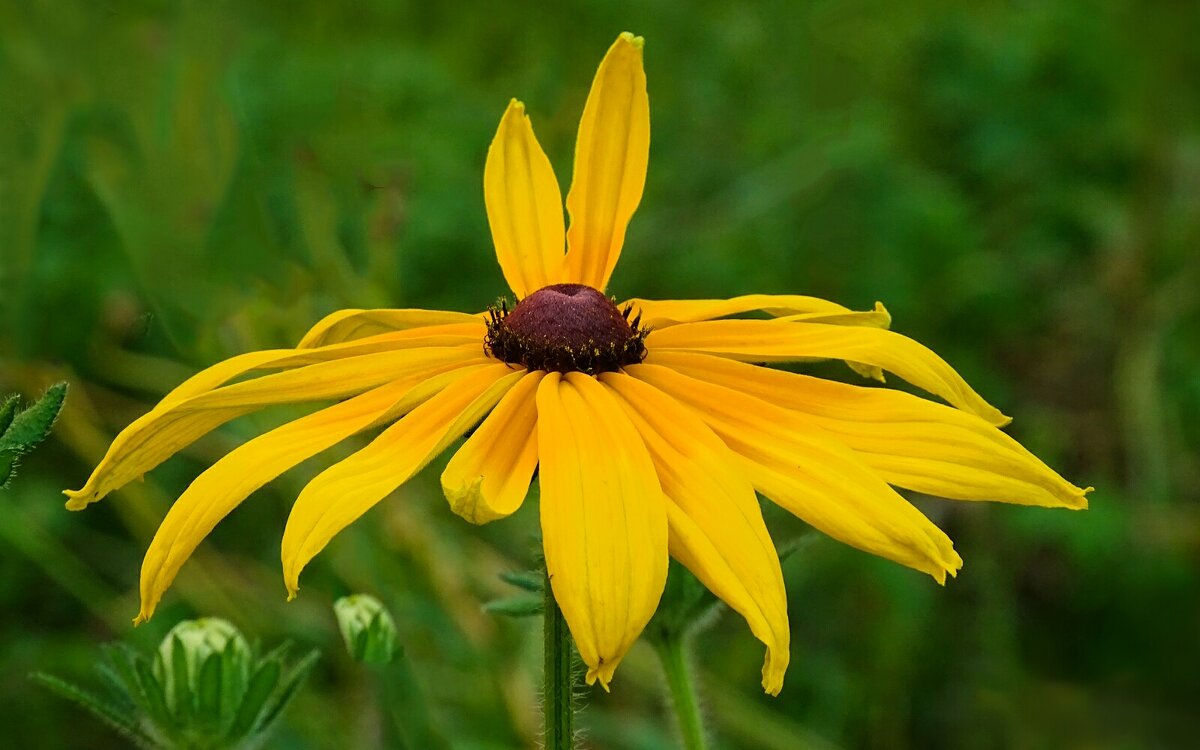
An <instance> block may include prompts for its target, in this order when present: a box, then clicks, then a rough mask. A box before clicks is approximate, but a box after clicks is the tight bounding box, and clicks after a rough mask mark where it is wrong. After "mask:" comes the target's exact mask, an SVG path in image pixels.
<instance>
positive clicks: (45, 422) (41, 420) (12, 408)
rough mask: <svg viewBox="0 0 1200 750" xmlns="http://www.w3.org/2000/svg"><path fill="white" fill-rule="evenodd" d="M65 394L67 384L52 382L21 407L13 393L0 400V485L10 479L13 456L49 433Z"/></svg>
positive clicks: (0, 487) (13, 465)
mask: <svg viewBox="0 0 1200 750" xmlns="http://www.w3.org/2000/svg"><path fill="white" fill-rule="evenodd" d="M66 397H67V384H66V383H55V384H54V385H52V386H50V388H48V389H47V390H46V392H45V393H44V394H43V395H42V397H41V398H39V399H38V400H37V401H35V402H33V404H32V405H31V406H30V407H29V408H27V409H25V410H24V411H18V409H17V407H18V406H19V405H20V401H21V397H20V396H19V395H17V394H15V393H14V394H12V395H11V396H9V397H8V398H7V399H5V400H4V403H2V404H0V489H4V488H5V487H7V486H8V483H9V482H10V481H11V480H12V478H13V474H15V473H16V470H17V460H18V459H20V458H21V456H24V455H25V454H26V453H29V452H30V451H31V450H33V449H34V448H35V447H36V446H37V444H38V443H40V442H42V441H43V440H45V439H46V437H47V436H49V434H50V430H51V429H52V428H53V427H54V420H56V419H58V412H59V411H60V410H61V409H62V405H63V401H64V400H65V399H66Z"/></svg>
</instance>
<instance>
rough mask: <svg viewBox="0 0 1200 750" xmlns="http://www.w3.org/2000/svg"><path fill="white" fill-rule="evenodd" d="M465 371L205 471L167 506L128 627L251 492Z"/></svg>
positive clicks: (384, 390)
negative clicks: (138, 607)
mask: <svg viewBox="0 0 1200 750" xmlns="http://www.w3.org/2000/svg"><path fill="white" fill-rule="evenodd" d="M465 374H466V371H465V370H463V369H462V368H459V369H457V370H451V371H449V372H445V373H441V374H439V375H434V376H432V377H430V378H428V379H426V380H422V381H420V382H416V383H414V382H413V381H412V380H411V379H404V380H397V381H394V382H391V383H388V384H386V385H381V386H379V387H378V388H374V389H372V390H370V391H367V392H366V393H362V394H359V395H358V396H355V397H354V398H351V399H348V400H346V401H343V402H341V403H339V404H335V405H334V406H330V407H328V408H325V409H322V410H321V411H318V412H314V413H313V414H309V415H308V416H305V417H301V418H300V419H297V420H296V421H294V422H288V423H287V424H285V425H283V426H281V427H277V428H275V429H274V430H271V431H270V432H267V433H264V434H262V435H259V436H258V437H256V438H254V439H253V440H251V441H250V442H248V443H243V444H242V445H240V446H238V447H237V448H235V449H234V450H233V451H232V452H231V453H229V454H228V455H226V456H225V457H224V458H222V459H221V460H220V461H218V462H216V463H215V464H213V465H212V466H210V467H209V468H208V469H207V470H206V471H205V472H204V473H203V474H201V475H200V476H199V477H197V478H196V481H194V482H192V484H191V486H189V487H188V488H187V491H186V492H184V493H183V494H182V495H180V497H179V499H178V500H176V501H175V504H174V505H172V506H171V510H170V511H168V513H167V515H166V518H164V519H163V522H162V525H160V526H159V527H158V532H157V533H156V534H155V535H154V541H152V542H151V543H150V548H149V549H148V550H147V551H146V557H145V560H144V561H143V562H142V579H141V594H142V607H141V611H140V612H139V613H138V616H137V619H135V620H134V623H135V624H137V623H141V622H145V621H147V620H149V619H150V616H151V615H153V614H154V609H155V607H157V606H158V602H159V600H160V599H161V598H162V594H163V592H164V591H166V590H167V588H168V587H170V585H171V582H172V581H174V580H175V576H176V574H178V572H179V569H180V568H181V567H182V566H183V564H184V562H186V561H187V559H188V558H189V557H191V555H192V552H194V551H195V549H196V546H197V545H199V544H200V542H201V541H202V540H203V539H204V538H205V537H206V536H208V535H209V533H210V532H211V531H212V530H213V528H215V527H216V525H217V523H219V522H220V521H221V519H223V518H224V517H225V516H227V515H229V513H230V512H231V511H232V510H233V509H234V508H236V507H237V506H238V505H239V504H240V503H241V502H242V501H243V500H245V499H246V498H247V497H249V496H250V494H251V493H253V492H254V491H255V490H257V489H258V488H260V487H262V486H263V485H264V484H266V483H267V482H269V481H271V480H272V479H274V478H275V477H277V476H279V475H280V474H282V473H283V472H285V471H287V470H288V469H291V468H292V467H294V466H296V465H297V464H299V463H300V462H301V461H304V460H306V459H308V458H311V457H312V456H315V455H316V454H318V453H320V452H321V451H323V450H325V449H326V448H329V447H330V446H332V445H335V444H337V443H339V442H341V441H342V440H344V439H346V438H348V437H350V436H351V435H353V434H355V433H357V432H360V431H362V430H365V429H367V428H369V427H371V426H373V425H376V424H381V423H383V422H386V421H388V420H391V419H395V418H396V417H398V416H400V415H401V414H404V413H406V412H408V411H409V410H411V409H412V408H413V407H414V406H416V405H417V404H420V403H422V402H423V401H425V400H426V399H427V398H429V397H430V396H432V395H433V394H434V393H437V392H438V391H439V390H441V389H442V388H444V387H446V385H447V384H448V383H450V382H452V381H453V380H455V379H457V378H460V377H462V376H463V375H465Z"/></svg>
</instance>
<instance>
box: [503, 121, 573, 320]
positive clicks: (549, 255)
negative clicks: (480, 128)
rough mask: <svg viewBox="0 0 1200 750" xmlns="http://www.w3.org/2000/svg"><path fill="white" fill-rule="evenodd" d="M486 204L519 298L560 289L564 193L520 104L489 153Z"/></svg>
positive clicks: (508, 276)
mask: <svg viewBox="0 0 1200 750" xmlns="http://www.w3.org/2000/svg"><path fill="white" fill-rule="evenodd" d="M483 199H484V203H485V204H486V205H487V215H488V224H489V225H490V226H491V228H492V243H493V244H494V245H495V246H496V259H497V260H499V261H500V270H501V271H503V272H504V279H505V281H507V282H508V286H509V288H510V289H512V290H513V293H514V294H516V295H517V297H518V298H521V297H524V296H526V295H527V294H530V293H532V292H536V291H537V290H538V289H541V288H542V287H544V286H546V285H548V284H554V283H557V282H558V281H559V280H560V279H561V275H562V264H563V249H564V243H565V239H564V237H565V231H564V229H563V202H562V193H561V192H559V189H558V179H557V178H555V176H554V168H553V167H551V166H550V160H549V159H547V158H546V154H545V153H544V152H543V151H542V147H541V146H540V145H538V142H537V138H535V137H534V135H533V125H532V124H531V123H530V122H529V116H528V115H526V114H525V105H524V104H522V103H521V102H519V101H517V100H516V99H513V100H512V101H511V102H509V104H508V109H507V110H506V111H505V112H504V117H502V118H501V119H500V127H499V128H498V129H497V130H496V137H495V138H494V139H493V140H492V145H491V147H490V148H489V149H488V155H487V164H486V165H485V166H484V169H483Z"/></svg>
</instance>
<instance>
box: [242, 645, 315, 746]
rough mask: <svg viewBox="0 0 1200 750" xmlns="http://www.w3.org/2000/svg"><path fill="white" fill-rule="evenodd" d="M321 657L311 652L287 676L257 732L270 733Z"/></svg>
mask: <svg viewBox="0 0 1200 750" xmlns="http://www.w3.org/2000/svg"><path fill="white" fill-rule="evenodd" d="M320 656H321V652H320V651H316V650H314V651H310V652H308V654H307V655H306V656H305V657H304V658H303V659H301V660H300V661H299V662H298V663H297V664H296V666H294V667H292V669H291V671H290V672H288V674H287V676H286V677H284V678H283V680H282V682H281V683H280V685H279V692H278V694H277V695H276V697H275V699H274V700H273V701H272V702H271V705H270V707H269V708H268V709H267V711H266V713H265V714H264V715H263V717H262V719H261V721H260V723H259V726H258V727H257V732H260V733H261V732H266V731H269V730H270V729H271V727H272V726H273V725H274V724H275V722H276V721H278V720H279V717H280V716H281V715H282V714H283V711H284V709H286V708H287V707H288V704H289V703H291V702H292V699H293V698H295V697H296V693H297V692H299V690H300V687H301V685H303V684H304V680H305V679H307V678H308V673H309V672H311V671H312V668H313V666H314V665H315V664H316V663H317V659H319V658H320Z"/></svg>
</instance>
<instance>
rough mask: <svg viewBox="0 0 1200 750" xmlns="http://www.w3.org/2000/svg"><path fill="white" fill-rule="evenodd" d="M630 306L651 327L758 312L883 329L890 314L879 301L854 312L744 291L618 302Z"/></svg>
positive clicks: (807, 300) (827, 304)
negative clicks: (730, 294)
mask: <svg viewBox="0 0 1200 750" xmlns="http://www.w3.org/2000/svg"><path fill="white" fill-rule="evenodd" d="M626 304H630V305H633V309H634V313H635V314H636V313H638V312H640V313H641V314H642V322H643V323H645V324H646V325H648V326H650V327H651V328H667V327H669V326H673V325H678V324H680V323H694V322H697V321H701V320H713V319H715V318H724V317H727V316H730V315H741V314H742V313H748V312H757V311H762V312H765V313H767V314H768V315H774V316H775V317H777V318H782V317H785V316H787V317H789V319H794V320H801V321H804V320H807V321H809V322H813V323H831V324H839V325H865V326H873V327H876V328H887V327H888V326H889V325H891V322H892V316H891V315H889V314H888V311H887V309H886V308H884V306H883V304H882V303H880V302H876V303H875V309H874V310H871V311H869V312H855V311H854V310H851V309H850V308H848V307H843V306H841V305H839V304H837V303H836V302H830V301H828V300H823V299H820V298H819V297H804V296H801V295H798V294H745V295H742V296H740V297H732V298H730V299H671V300H650V299H631V300H629V301H628V302H627V303H623V304H621V305H620V307H621V308H622V309H624V307H625V305H626Z"/></svg>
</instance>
